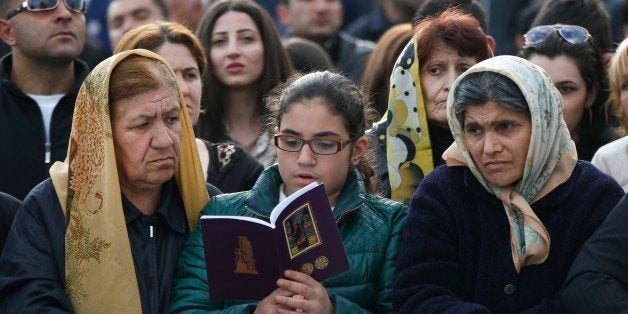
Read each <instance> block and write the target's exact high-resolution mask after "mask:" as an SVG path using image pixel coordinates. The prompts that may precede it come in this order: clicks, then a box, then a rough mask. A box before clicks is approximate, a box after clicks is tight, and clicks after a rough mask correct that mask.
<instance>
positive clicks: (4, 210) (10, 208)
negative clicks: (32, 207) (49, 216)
mask: <svg viewBox="0 0 628 314" xmlns="http://www.w3.org/2000/svg"><path fill="white" fill-rule="evenodd" d="M21 204H22V202H21V201H20V200H18V199H17V198H15V197H13V196H11V195H9V194H5V193H2V192H0V255H2V249H4V243H6V241H7V236H8V235H9V229H10V228H11V224H12V223H13V218H14V217H15V213H17V209H18V208H19V207H20V205H21Z"/></svg>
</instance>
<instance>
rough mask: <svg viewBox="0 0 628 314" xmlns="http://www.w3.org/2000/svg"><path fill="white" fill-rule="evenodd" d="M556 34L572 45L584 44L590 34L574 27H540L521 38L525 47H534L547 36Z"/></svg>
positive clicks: (581, 28)
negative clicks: (523, 39)
mask: <svg viewBox="0 0 628 314" xmlns="http://www.w3.org/2000/svg"><path fill="white" fill-rule="evenodd" d="M554 32H558V34H560V37H562V38H563V39H564V40H566V41H567V42H570V43H572V44H574V45H575V44H584V43H586V42H587V41H588V40H589V38H591V34H589V32H588V31H587V30H586V28H584V27H580V26H576V25H564V26H549V25H541V26H537V27H533V28H532V29H530V30H529V31H528V32H527V33H526V34H525V35H523V37H524V38H525V44H524V45H525V46H534V45H538V44H540V43H542V42H544V41H545V40H546V39H547V37H549V35H551V34H553V33H554Z"/></svg>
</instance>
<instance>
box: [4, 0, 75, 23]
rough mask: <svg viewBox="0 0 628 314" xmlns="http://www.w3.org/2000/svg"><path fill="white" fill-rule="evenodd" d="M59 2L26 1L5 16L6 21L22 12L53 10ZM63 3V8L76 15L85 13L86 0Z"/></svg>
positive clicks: (45, 0) (57, 0)
mask: <svg viewBox="0 0 628 314" xmlns="http://www.w3.org/2000/svg"><path fill="white" fill-rule="evenodd" d="M59 2H61V0H26V1H24V2H22V4H20V7H19V8H17V9H15V10H14V11H11V12H10V13H9V14H7V20H9V19H11V18H13V17H14V16H16V15H18V14H20V13H22V12H24V11H31V12H37V11H47V10H53V9H55V8H57V6H59ZM63 2H65V6H66V7H67V8H68V9H69V10H70V11H73V12H76V13H85V12H87V1H86V0H63Z"/></svg>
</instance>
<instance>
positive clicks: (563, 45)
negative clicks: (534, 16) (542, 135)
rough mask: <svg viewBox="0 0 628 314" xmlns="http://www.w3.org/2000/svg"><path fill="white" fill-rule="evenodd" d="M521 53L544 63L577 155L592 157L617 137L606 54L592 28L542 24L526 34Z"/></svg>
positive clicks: (532, 59) (533, 60)
mask: <svg viewBox="0 0 628 314" xmlns="http://www.w3.org/2000/svg"><path fill="white" fill-rule="evenodd" d="M524 37H525V44H524V46H523V48H522V50H521V52H520V55H521V56H522V57H523V58H525V59H528V60H529V61H531V62H532V63H534V64H536V65H538V66H540V67H542V68H543V69H544V70H545V71H546V72H547V74H548V75H549V76H550V78H551V79H552V81H553V82H554V86H556V88H557V89H558V91H559V92H560V94H561V96H562V99H563V102H564V103H565V109H564V111H563V116H564V118H565V121H566V122H567V127H568V128H569V132H570V134H571V138H572V139H573V140H574V142H575V143H576V148H577V151H578V158H579V159H583V160H587V161H590V160H591V158H593V154H594V153H595V152H596V151H597V150H598V148H600V146H602V145H604V144H606V143H609V142H611V141H612V140H614V139H616V138H617V135H616V134H615V131H614V126H615V125H616V124H617V121H616V118H615V117H614V116H613V114H612V112H611V110H610V108H608V106H605V102H606V101H607V98H608V83H607V80H606V71H605V69H604V61H603V57H602V55H601V54H600V51H599V49H598V46H597V45H596V43H595V40H594V39H593V38H592V37H591V35H590V34H589V32H588V31H587V30H586V29H585V28H583V27H581V26H576V25H561V24H556V25H541V26H537V27H534V28H532V29H530V30H529V31H528V32H527V33H526V34H525V36H524Z"/></svg>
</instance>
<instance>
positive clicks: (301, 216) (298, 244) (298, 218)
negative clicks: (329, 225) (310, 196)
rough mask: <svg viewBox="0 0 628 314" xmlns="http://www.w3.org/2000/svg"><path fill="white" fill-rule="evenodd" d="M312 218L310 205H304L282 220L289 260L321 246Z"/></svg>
mask: <svg viewBox="0 0 628 314" xmlns="http://www.w3.org/2000/svg"><path fill="white" fill-rule="evenodd" d="M312 217H313V215H312V209H311V207H310V204H309V203H306V204H304V205H303V206H301V207H299V208H297V209H296V210H294V211H293V212H292V213H290V214H289V215H288V216H287V217H286V218H285V219H284V220H283V227H284V234H285V237H286V242H287V244H288V248H289V251H290V258H291V259H292V258H295V257H297V256H299V255H300V254H302V253H304V252H307V251H308V250H310V249H312V248H315V247H317V246H318V245H320V244H322V242H321V240H320V236H319V233H318V227H317V226H316V221H314V220H313V219H312Z"/></svg>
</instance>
